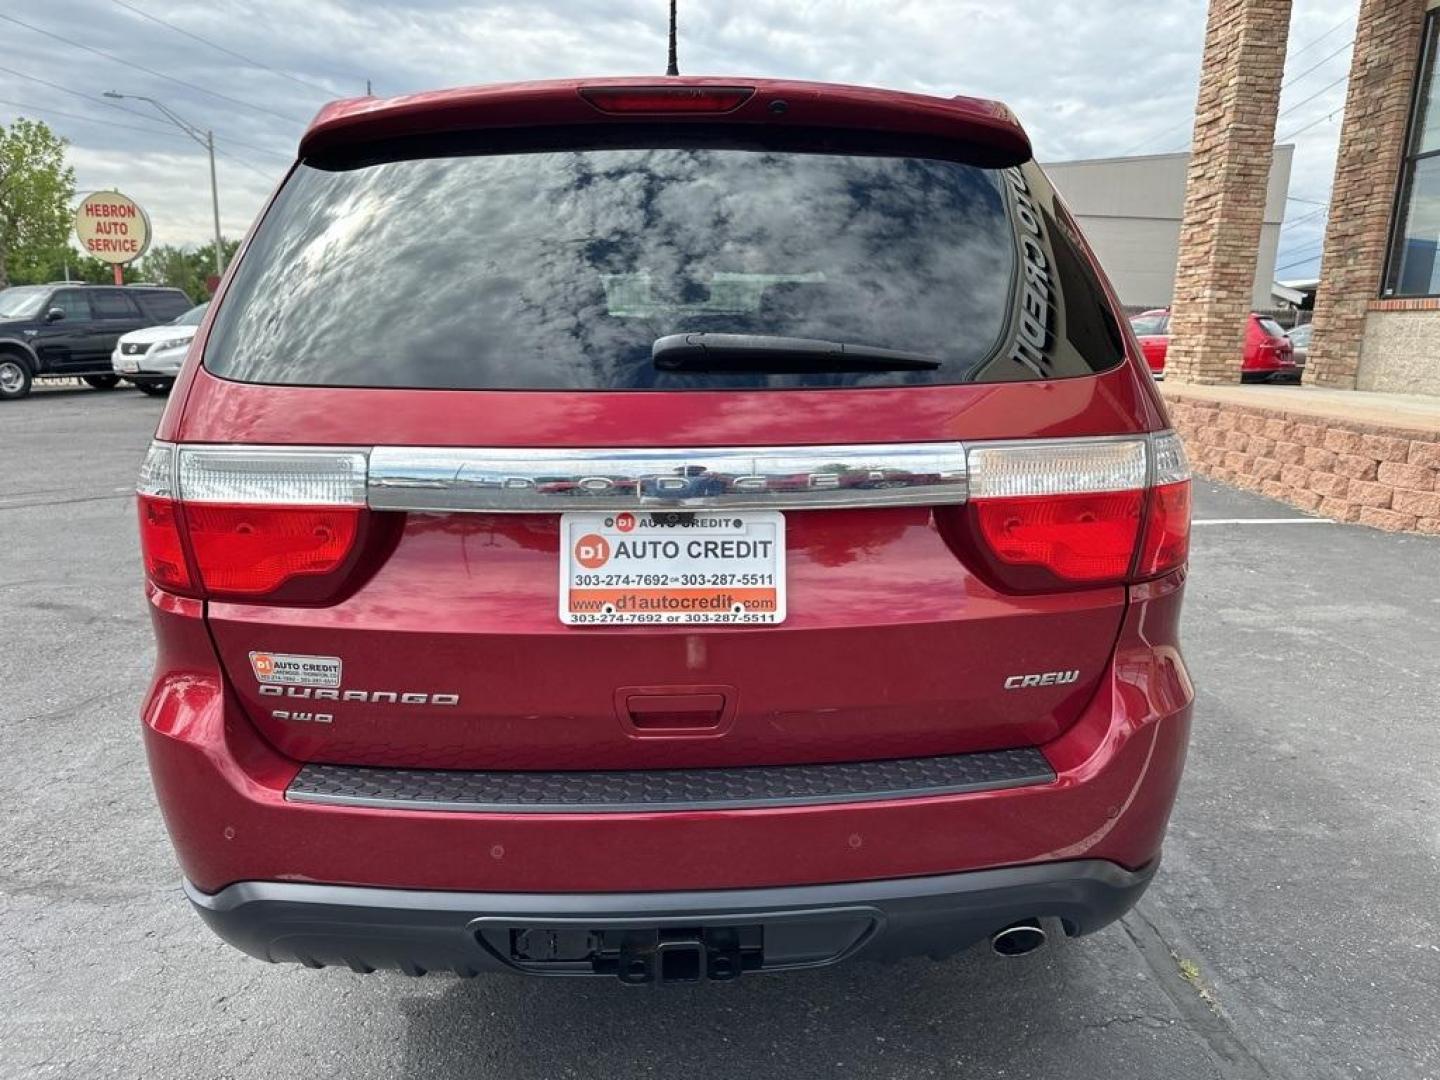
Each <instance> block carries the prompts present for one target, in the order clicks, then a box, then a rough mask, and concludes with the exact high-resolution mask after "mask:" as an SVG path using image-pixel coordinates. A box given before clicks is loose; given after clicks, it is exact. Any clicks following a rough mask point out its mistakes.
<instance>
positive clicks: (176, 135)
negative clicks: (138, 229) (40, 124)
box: [0, 98, 275, 181]
mask: <svg viewBox="0 0 1440 1080" xmlns="http://www.w3.org/2000/svg"><path fill="white" fill-rule="evenodd" d="M0 105H9V106H11V107H12V108H15V109H20V110H23V111H24V112H30V113H39V114H41V115H42V116H61V117H64V118H65V119H66V120H78V121H80V122H81V123H82V124H98V125H101V126H104V127H107V128H121V129H123V130H125V131H139V132H143V133H144V134H146V135H164V136H165V137H166V138H167V139H186V138H188V136H186V135H182V134H180V132H178V131H151V130H150V129H149V128H142V127H140V126H138V125H136V124H117V123H116V122H115V121H113V120H102V119H100V118H99V117H95V116H81V115H80V114H79V113H72V112H65V111H64V110H62V109H51V108H46V107H42V106H39V105H31V104H29V103H27V102H24V101H12V100H10V99H9V98H0ZM215 153H217V154H219V155H220V156H221V157H224V158H229V159H230V160H231V161H233V162H235V163H236V164H237V165H243V166H244V167H245V168H247V169H249V170H250V171H251V172H253V173H255V174H256V175H258V176H263V177H264V178H265V179H266V180H270V181H273V180H274V179H275V176H274V174H273V173H268V172H266V171H265V170H264V169H261V168H260V167H259V166H258V165H255V164H253V163H251V162H249V161H246V160H245V159H244V158H242V157H238V156H237V155H235V154H231V153H227V152H226V151H224V150H221V149H220V148H219V147H218V146H217V147H216V148H215Z"/></svg>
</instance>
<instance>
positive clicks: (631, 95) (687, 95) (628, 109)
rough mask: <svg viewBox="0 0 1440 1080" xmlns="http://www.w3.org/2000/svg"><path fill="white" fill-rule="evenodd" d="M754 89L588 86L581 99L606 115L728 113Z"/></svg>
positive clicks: (731, 87) (741, 103) (585, 87)
mask: <svg viewBox="0 0 1440 1080" xmlns="http://www.w3.org/2000/svg"><path fill="white" fill-rule="evenodd" d="M754 93H755V88H754V87H753V86H584V87H581V88H580V96H581V97H582V98H584V99H585V100H586V101H588V102H589V103H590V104H591V105H593V106H595V108H597V109H599V110H600V111H601V112H605V113H728V112H734V111H735V110H736V109H738V108H739V107H740V106H741V105H743V104H745V102H747V101H749V100H750V98H751V96H752V95H753V94H754Z"/></svg>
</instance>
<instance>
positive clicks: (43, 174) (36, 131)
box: [0, 117, 75, 289]
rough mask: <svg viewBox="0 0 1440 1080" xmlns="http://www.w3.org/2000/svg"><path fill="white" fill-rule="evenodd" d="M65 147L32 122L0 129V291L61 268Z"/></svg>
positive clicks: (70, 181) (69, 184)
mask: <svg viewBox="0 0 1440 1080" xmlns="http://www.w3.org/2000/svg"><path fill="white" fill-rule="evenodd" d="M68 145H69V143H68V142H67V141H66V140H64V139H62V138H60V137H59V136H58V135H56V134H55V133H54V132H53V131H51V130H50V128H49V127H47V126H46V125H45V124H42V123H41V122H39V121H38V120H26V119H25V118H24V117H21V118H20V119H18V120H16V121H15V122H14V123H13V124H11V125H10V127H9V129H8V130H7V129H6V128H5V127H3V126H0V289H3V288H5V287H6V286H7V285H9V284H10V281H11V279H14V280H15V281H46V280H49V278H48V277H47V276H46V274H47V272H48V269H49V267H51V266H53V265H54V264H55V263H56V262H57V261H60V262H62V263H63V257H64V249H65V247H66V245H67V243H68V238H69V235H70V224H71V221H72V220H73V212H72V211H71V209H70V204H71V202H72V201H73V200H74V198H75V170H74V169H72V168H71V167H70V166H68V165H66V164H65V148H66V147H67V146H68Z"/></svg>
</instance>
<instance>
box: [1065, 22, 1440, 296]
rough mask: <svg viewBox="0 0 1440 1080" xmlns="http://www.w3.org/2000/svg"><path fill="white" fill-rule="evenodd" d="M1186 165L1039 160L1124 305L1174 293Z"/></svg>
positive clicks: (1280, 186) (1268, 269) (1263, 291)
mask: <svg viewBox="0 0 1440 1080" xmlns="http://www.w3.org/2000/svg"><path fill="white" fill-rule="evenodd" d="M1437 2H1440V0H1437ZM1294 152H1295V148H1294V147H1293V146H1290V145H1285V146H1277V147H1276V148H1275V160H1274V163H1273V165H1272V167H1271V169H1270V183H1269V189H1268V191H1267V194H1266V200H1265V218H1264V223H1263V225H1262V226H1261V231H1260V258H1259V262H1258V264H1257V266H1256V268H1255V284H1254V292H1253V295H1252V297H1251V301H1250V302H1251V305H1252V306H1253V307H1257V308H1268V307H1270V306H1272V301H1271V299H1270V286H1271V284H1272V282H1273V281H1274V277H1275V257H1276V252H1277V251H1278V249H1279V246H1280V225H1281V223H1282V222H1283V221H1284V218H1285V196H1286V193H1287V192H1288V191H1289V189H1290V163H1291V159H1292V158H1293V156H1294ZM1189 166H1190V155H1189V154H1188V153H1182V154H1154V155H1148V156H1145V157H1128V158H1097V159H1094V160H1090V161H1061V162H1055V163H1053V164H1050V165H1046V166H1045V167H1044V168H1045V172H1046V173H1047V174H1048V175H1049V176H1050V179H1051V180H1052V181H1053V182H1054V184H1055V187H1056V189H1057V190H1058V191H1059V192H1060V194H1061V195H1062V196H1063V197H1064V199H1065V202H1066V204H1067V205H1068V206H1069V207H1070V210H1071V212H1072V213H1073V214H1074V215H1075V216H1076V218H1078V219H1079V221H1080V227H1081V228H1082V229H1084V231H1085V236H1086V238H1087V239H1088V240H1089V241H1090V244H1091V246H1093V247H1094V248H1095V253H1096V254H1097V255H1098V256H1099V257H1100V263H1101V265H1102V266H1104V267H1105V273H1106V274H1108V275H1109V277H1110V280H1111V281H1112V282H1114V284H1115V289H1116V291H1117V292H1118V293H1119V294H1120V302H1121V303H1122V304H1126V305H1132V306H1137V307H1165V306H1166V305H1168V304H1169V303H1170V301H1171V298H1172V297H1173V295H1174V291H1175V266H1176V261H1177V259H1178V258H1179V249H1180V218H1181V215H1182V213H1183V211H1184V208H1185V177H1186V171H1187V170H1188V168H1189Z"/></svg>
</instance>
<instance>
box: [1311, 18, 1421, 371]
mask: <svg viewBox="0 0 1440 1080" xmlns="http://www.w3.org/2000/svg"><path fill="white" fill-rule="evenodd" d="M1424 18H1425V0H1362V2H1361V4H1360V19H1359V23H1358V25H1357V26H1356V29H1355V50H1354V53H1353V54H1352V56H1351V60H1350V89H1349V91H1348V92H1347V93H1346V95H1345V120H1344V122H1343V123H1342V125H1341V127H1340V150H1339V153H1338V154H1337V155H1336V159H1335V183H1334V185H1333V186H1332V187H1331V189H1330V216H1329V218H1328V219H1327V221H1326V226H1325V251H1324V255H1323V256H1322V258H1321V261H1320V290H1319V292H1317V293H1316V295H1315V331H1314V337H1312V338H1311V341H1310V359H1309V364H1308V365H1307V367H1306V369H1305V381H1306V382H1307V383H1310V384H1312V385H1315V386H1335V387H1341V388H1343V389H1346V390H1353V389H1354V388H1355V375H1356V372H1357V371H1358V369H1359V366H1360V340H1361V338H1362V336H1363V335H1364V332H1365V311H1366V308H1367V307H1368V306H1369V303H1370V301H1371V300H1374V299H1376V298H1378V297H1379V295H1380V288H1381V285H1382V282H1381V277H1382V276H1383V275H1384V273H1385V251H1386V247H1387V245H1388V240H1389V233H1390V212H1391V210H1392V208H1393V206H1394V200H1395V190H1396V184H1397V183H1398V182H1399V179H1400V163H1401V159H1402V158H1403V157H1404V154H1405V129H1406V126H1407V123H1408V121H1409V118H1410V91H1411V88H1412V86H1413V84H1414V81H1415V64H1416V62H1417V61H1418V60H1419V57H1420V30H1421V26H1422V24H1423V22H1424Z"/></svg>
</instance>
